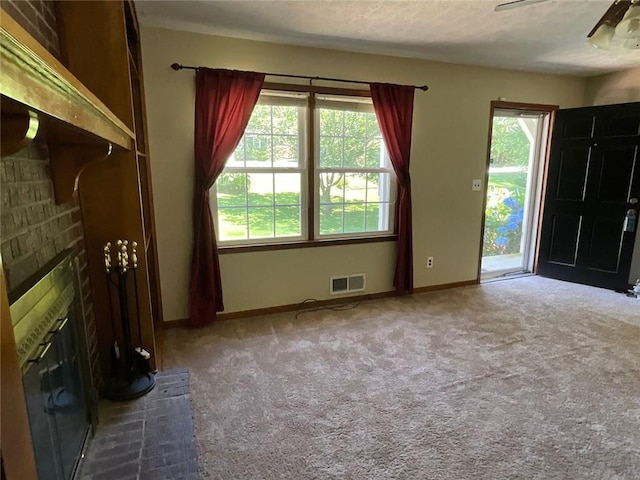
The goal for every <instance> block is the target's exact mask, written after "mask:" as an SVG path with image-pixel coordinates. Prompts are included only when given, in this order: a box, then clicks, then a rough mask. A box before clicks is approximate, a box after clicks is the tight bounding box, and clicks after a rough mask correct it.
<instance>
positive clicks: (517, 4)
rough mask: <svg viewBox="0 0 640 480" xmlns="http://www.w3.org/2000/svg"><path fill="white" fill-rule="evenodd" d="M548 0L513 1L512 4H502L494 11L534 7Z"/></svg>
mask: <svg viewBox="0 0 640 480" xmlns="http://www.w3.org/2000/svg"><path fill="white" fill-rule="evenodd" d="M546 1H547V0H513V1H511V2H506V3H501V4H500V5H497V6H496V8H494V9H493V11H494V12H502V11H504V10H510V9H512V8H518V7H524V6H526V5H533V4H534V3H542V2H546Z"/></svg>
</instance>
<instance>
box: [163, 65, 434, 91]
mask: <svg viewBox="0 0 640 480" xmlns="http://www.w3.org/2000/svg"><path fill="white" fill-rule="evenodd" d="M171 68H173V69H174V70H176V71H178V70H198V68H200V67H191V66H188V65H181V64H179V63H172V64H171ZM265 75H268V76H270V77H286V78H304V79H306V80H324V81H327V82H343V83H358V84H360V85H368V84H370V83H375V82H360V81H358V80H345V79H343V78H329V77H310V76H308V75H290V74H286V73H265ZM408 86H410V87H414V88H416V89H418V90H422V91H423V92H426V91H427V90H429V87H428V86H426V85H408Z"/></svg>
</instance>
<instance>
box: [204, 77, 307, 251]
mask: <svg viewBox="0 0 640 480" xmlns="http://www.w3.org/2000/svg"><path fill="white" fill-rule="evenodd" d="M305 103H306V99H305ZM257 104H258V105H291V103H290V102H287V100H286V95H284V96H283V92H277V91H276V92H274V91H271V90H263V91H262V92H261V93H260V97H259V99H258V102H257ZM308 108H309V107H308V105H301V106H300V107H299V109H300V111H299V114H298V132H299V135H298V158H299V159H300V163H299V165H298V167H274V166H269V167H266V166H265V167H234V166H229V165H228V163H229V161H228V160H227V165H226V166H225V168H224V170H223V171H222V173H221V174H220V175H223V174H225V173H244V174H248V175H250V174H255V173H258V174H259V173H270V174H275V173H298V174H300V222H301V224H300V235H287V236H273V237H260V238H245V239H237V240H221V239H220V233H219V232H220V228H219V224H218V190H217V183H214V185H213V187H212V188H211V190H210V195H209V200H210V205H211V213H212V216H213V222H214V226H215V229H216V241H217V242H218V245H220V246H242V245H272V244H284V243H292V242H299V241H302V240H306V239H307V238H309V232H308V228H307V225H308V223H309V222H308V220H307V218H308V216H307V215H308V213H307V212H308V207H307V205H308V198H309V193H308V182H307V177H308V162H309V160H308V155H307V145H308V140H307V130H308V126H307V116H308ZM271 136H273V131H272V132H271ZM243 137H244V134H243ZM274 182H275V177H274ZM274 190H275V188H274ZM274 193H275V192H274ZM274 202H275V198H274ZM296 206H297V205H296ZM274 207H276V205H275V203H274ZM245 211H246V212H247V228H249V226H248V223H249V218H248V212H249V205H248V192H247V198H246V201H245ZM274 214H275V211H274ZM275 228H276V223H275V218H274V229H275Z"/></svg>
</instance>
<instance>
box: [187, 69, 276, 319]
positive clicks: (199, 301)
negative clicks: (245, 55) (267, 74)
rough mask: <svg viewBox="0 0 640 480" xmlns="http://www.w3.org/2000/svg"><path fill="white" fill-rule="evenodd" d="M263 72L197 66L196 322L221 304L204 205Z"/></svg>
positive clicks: (192, 299)
mask: <svg viewBox="0 0 640 480" xmlns="http://www.w3.org/2000/svg"><path fill="white" fill-rule="evenodd" d="M263 83H264V74H262V73H255V72H240V71H235V70H233V71H231V70H220V69H216V70H212V69H207V68H198V71H197V73H196V106H195V135H194V157H195V185H194V191H193V255H192V258H191V285H190V289H189V320H190V324H191V325H192V326H201V325H205V324H207V323H210V322H212V321H214V320H215V319H216V312H221V311H222V310H224V304H223V302H222V282H221V280H220V264H219V261H218V247H217V244H216V235H215V232H214V229H213V217H212V216H211V207H210V205H209V189H210V188H211V187H212V186H213V183H214V182H215V181H216V179H217V178H218V176H219V175H220V173H221V172H222V169H223V168H224V165H225V163H226V161H227V158H228V157H229V156H230V155H231V154H232V153H233V151H234V150H235V148H236V147H237V146H238V142H239V141H240V139H241V138H242V134H243V133H244V129H245V128H246V127H247V123H249V118H250V117H251V112H252V111H253V107H254V106H255V104H256V102H257V101H258V96H259V95H260V90H261V89H262V85H263Z"/></svg>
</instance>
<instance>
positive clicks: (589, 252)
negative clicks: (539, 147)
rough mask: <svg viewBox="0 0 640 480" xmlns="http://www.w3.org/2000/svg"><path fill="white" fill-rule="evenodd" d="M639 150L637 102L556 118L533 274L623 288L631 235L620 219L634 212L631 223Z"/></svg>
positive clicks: (637, 195)
mask: <svg viewBox="0 0 640 480" xmlns="http://www.w3.org/2000/svg"><path fill="white" fill-rule="evenodd" d="M639 150H640V102H639V103H628V104H620V105H607V106H603V107H587V108H574V109H567V110H559V111H558V112H557V113H556V120H555V124H554V128H553V138H552V142H551V153H550V157H549V168H548V174H547V185H546V193H545V200H544V213H543V219H542V230H541V234H540V251H539V256H538V269H537V273H538V274H540V275H544V276H547V277H552V278H557V279H560V280H568V281H572V282H578V283H584V284H587V285H594V286H598V287H604V288H611V289H623V288H626V287H627V286H628V280H629V270H630V267H631V257H632V254H633V247H634V241H635V236H636V234H635V229H633V228H631V223H633V222H632V221H631V220H632V219H631V218H629V219H628V220H626V217H627V216H629V217H631V215H629V214H630V213H631V212H629V210H633V212H634V213H635V214H636V217H635V218H636V223H637V214H638V208H639V204H638V203H637V201H638V200H637V199H640V152H639ZM625 227H626V228H625ZM635 228H637V225H636V226H635ZM629 230H633V231H629Z"/></svg>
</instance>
